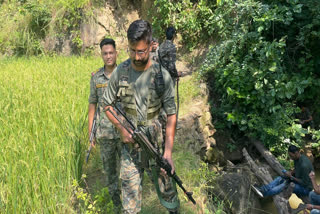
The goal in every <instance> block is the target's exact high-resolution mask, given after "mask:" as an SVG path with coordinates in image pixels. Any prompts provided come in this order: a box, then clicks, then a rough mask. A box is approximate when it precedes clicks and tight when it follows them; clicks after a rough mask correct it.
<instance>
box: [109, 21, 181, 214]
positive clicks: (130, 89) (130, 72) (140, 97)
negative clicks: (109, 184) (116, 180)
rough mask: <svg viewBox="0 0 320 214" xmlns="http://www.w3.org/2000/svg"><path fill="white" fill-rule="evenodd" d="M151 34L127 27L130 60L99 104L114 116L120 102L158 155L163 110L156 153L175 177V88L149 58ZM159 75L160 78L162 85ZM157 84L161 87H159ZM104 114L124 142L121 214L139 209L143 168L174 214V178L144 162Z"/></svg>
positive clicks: (145, 27) (145, 26)
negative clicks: (163, 129)
mask: <svg viewBox="0 0 320 214" xmlns="http://www.w3.org/2000/svg"><path fill="white" fill-rule="evenodd" d="M151 34H152V33H151V26H150V24H149V23H148V22H146V21H144V20H137V21H134V22H133V23H131V25H130V27H129V29H128V32H127V37H128V41H129V47H128V54H129V56H130V59H128V60H127V61H125V62H123V63H121V64H120V65H119V66H118V67H117V69H116V70H115V71H114V72H113V73H112V75H111V78H110V81H109V85H108V87H107V90H106V91H105V92H104V95H103V101H104V103H105V106H106V107H105V111H106V110H107V109H109V110H110V111H113V112H115V111H114V109H113V108H112V106H111V104H112V103H114V102H115V101H116V100H118V99H119V100H120V103H121V106H122V108H123V110H124V111H125V113H126V115H127V116H128V118H130V120H131V121H132V122H133V123H134V124H135V125H136V126H138V127H140V128H141V129H142V130H143V131H144V132H145V134H146V135H147V136H148V138H149V140H150V141H151V142H152V143H153V144H154V146H155V147H156V148H158V149H159V150H160V149H161V147H162V146H161V145H157V143H159V142H161V143H162V142H163V141H162V136H161V125H160V123H159V121H158V116H159V113H160V110H161V108H163V109H164V111H165V112H166V114H167V115H168V122H167V125H166V134H167V135H166V140H165V143H164V146H163V151H160V152H162V154H163V157H164V158H165V159H167V160H168V162H169V163H170V165H171V166H172V172H173V171H174V165H173V160H172V148H173V141H174V135H175V124H176V106H175V102H174V87H173V82H172V79H171V77H170V74H169V73H168V71H166V70H165V69H162V70H161V72H160V69H159V64H158V63H155V62H153V61H152V60H151V59H150V57H149V52H150V50H151ZM157 74H161V76H162V77H161V80H159V79H160V78H158V75H157ZM156 77H157V78H156ZM159 82H162V84H161V86H162V87H160V88H159V86H160V84H158V83H159ZM157 89H160V90H157ZM106 115H107V116H108V118H109V119H110V121H111V122H112V123H113V124H114V125H115V126H116V127H117V129H118V130H119V132H120V135H121V139H122V142H123V144H122V145H123V147H122V151H121V152H122V155H121V169H120V178H121V184H122V188H121V192H122V206H123V211H124V213H125V214H133V213H138V212H140V210H141V199H142V178H143V172H144V170H145V169H146V170H148V169H150V170H151V171H152V178H151V179H152V181H153V183H154V185H155V187H156V190H157V194H158V197H159V199H160V203H161V204H162V205H163V206H165V207H166V208H167V209H168V211H169V212H170V213H177V212H178V208H179V199H178V193H177V190H176V186H175V184H174V183H173V182H172V179H171V178H170V177H169V176H168V175H166V174H165V173H164V172H163V171H162V169H160V168H159V167H157V166H156V165H155V163H154V162H153V161H152V160H150V159H148V157H147V156H146V153H145V151H141V148H139V146H138V145H137V143H135V142H134V140H133V138H132V136H131V134H130V133H128V132H127V131H126V130H125V129H124V127H122V125H121V124H120V123H119V122H118V121H117V120H116V119H115V118H114V117H113V116H112V114H111V113H110V112H109V111H106Z"/></svg>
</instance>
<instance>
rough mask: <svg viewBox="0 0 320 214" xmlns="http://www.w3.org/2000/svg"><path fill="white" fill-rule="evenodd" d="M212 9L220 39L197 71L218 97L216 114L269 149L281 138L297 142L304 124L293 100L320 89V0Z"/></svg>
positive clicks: (253, 1)
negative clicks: (296, 116) (219, 109)
mask: <svg viewBox="0 0 320 214" xmlns="http://www.w3.org/2000/svg"><path fill="white" fill-rule="evenodd" d="M214 13H215V19H213V21H212V22H211V25H213V26H216V27H215V31H214V32H215V33H216V36H217V38H218V39H219V40H220V41H221V42H220V43H219V44H218V45H216V46H215V47H212V48H211V50H210V52H209V54H208V56H207V59H206V61H205V62H204V64H203V66H202V68H201V70H200V71H199V73H198V74H199V77H200V78H204V79H206V80H207V81H208V82H209V83H210V84H211V85H212V86H213V87H212V88H214V93H217V94H219V96H220V98H221V99H220V101H221V102H220V106H219V108H221V109H223V111H220V112H223V113H224V116H221V115H220V116H219V117H220V118H221V117H223V118H225V119H226V126H228V127H231V126H236V127H237V128H238V129H240V130H241V131H243V132H244V133H246V135H249V136H253V137H256V138H259V139H261V140H262V141H264V142H266V143H267V144H268V145H269V146H271V149H275V150H282V149H281V148H282V147H283V146H286V145H285V144H284V143H282V142H283V140H284V139H285V138H291V139H292V140H293V141H294V142H295V143H300V142H301V139H302V137H303V136H304V135H305V134H306V133H307V130H306V129H303V128H302V127H301V125H300V124H296V122H295V114H296V113H297V112H299V108H297V107H298V106H297V102H301V101H302V102H305V101H307V100H308V99H310V98H312V99H315V97H316V96H315V94H316V93H318V91H319V62H320V61H319V60H320V52H319V51H318V48H315V47H316V46H317V47H319V41H320V40H319V38H320V29H319V27H320V22H319V16H320V4H319V2H318V1H316V0H309V1H298V0H295V1H272V0H265V1H257V0H240V1H226V2H222V4H221V5H220V6H218V7H217V8H216V9H215V11H214ZM306 23H309V24H306ZM316 44H317V45H316ZM315 45H316V46H315ZM316 49H317V50H316ZM316 99H317V100H319V98H318V97H317V98H316ZM216 112H217V111H216Z"/></svg>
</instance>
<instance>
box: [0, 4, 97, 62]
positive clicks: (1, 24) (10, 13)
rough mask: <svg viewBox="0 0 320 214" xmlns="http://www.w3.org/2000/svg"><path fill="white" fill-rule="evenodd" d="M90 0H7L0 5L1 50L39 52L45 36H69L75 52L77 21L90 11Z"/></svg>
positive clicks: (78, 42) (6, 52)
mask: <svg viewBox="0 0 320 214" xmlns="http://www.w3.org/2000/svg"><path fill="white" fill-rule="evenodd" d="M89 3H90V0H59V1H54V0H49V1H40V0H25V1H6V2H3V3H2V4H1V5H0V9H1V10H0V15H1V16H0V28H1V31H0V53H2V54H4V55H28V56H31V55H39V54H43V53H44V40H45V38H46V37H47V36H50V37H54V38H57V39H64V38H68V39H70V40H71V42H72V48H73V50H74V52H75V53H79V51H80V50H81V47H82V44H83V42H82V40H81V38H80V23H81V22H83V21H85V20H86V17H89V16H90V14H91V9H90V8H88V7H87V5H88V4H89Z"/></svg>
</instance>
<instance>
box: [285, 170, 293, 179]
mask: <svg viewBox="0 0 320 214" xmlns="http://www.w3.org/2000/svg"><path fill="white" fill-rule="evenodd" d="M283 174H284V176H286V177H288V178H290V177H291V176H292V172H290V171H286V172H285V173H283Z"/></svg>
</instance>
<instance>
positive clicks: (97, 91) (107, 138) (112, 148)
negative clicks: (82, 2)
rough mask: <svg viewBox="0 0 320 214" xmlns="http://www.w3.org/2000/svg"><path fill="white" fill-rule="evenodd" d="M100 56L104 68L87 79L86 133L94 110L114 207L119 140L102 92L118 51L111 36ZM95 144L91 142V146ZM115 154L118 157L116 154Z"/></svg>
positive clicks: (102, 45)
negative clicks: (87, 123) (87, 124)
mask: <svg viewBox="0 0 320 214" xmlns="http://www.w3.org/2000/svg"><path fill="white" fill-rule="evenodd" d="M100 48H101V57H102V59H103V61H104V67H102V68H100V69H99V70H98V71H96V72H95V73H92V77H91V81H90V96H89V111H88V120H89V136H90V132H91V127H92V122H93V117H94V114H95V111H96V110H97V111H98V115H97V118H96V121H97V132H96V140H97V143H98V144H99V145H100V151H101V159H102V163H103V168H104V171H105V173H106V184H107V187H108V190H109V193H110V196H111V198H112V200H113V203H114V205H115V207H116V209H121V200H120V188H119V182H118V180H119V168H120V154H121V141H120V136H119V134H118V133H117V131H116V128H115V127H114V126H113V125H112V123H111V122H110V121H109V119H108V118H107V117H106V115H105V114H104V112H103V107H102V105H101V103H102V95H103V93H104V91H105V89H106V88H107V85H108V82H109V78H110V76H111V73H112V72H113V71H114V69H115V68H116V59H117V51H116V45H115V41H114V40H113V39H104V40H102V41H101V43H100ZM94 143H95V142H94ZM93 146H94V145H93ZM117 156H118V157H117Z"/></svg>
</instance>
